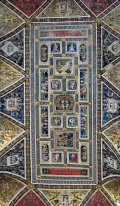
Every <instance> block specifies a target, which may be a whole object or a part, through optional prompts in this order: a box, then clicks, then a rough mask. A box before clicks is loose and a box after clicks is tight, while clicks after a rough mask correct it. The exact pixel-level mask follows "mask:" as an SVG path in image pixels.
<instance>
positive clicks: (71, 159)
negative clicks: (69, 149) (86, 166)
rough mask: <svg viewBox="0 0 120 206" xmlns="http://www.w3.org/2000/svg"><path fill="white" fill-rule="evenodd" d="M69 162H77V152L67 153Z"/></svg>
mask: <svg viewBox="0 0 120 206" xmlns="http://www.w3.org/2000/svg"><path fill="white" fill-rule="evenodd" d="M68 157H69V163H78V154H77V153H69V154H68Z"/></svg>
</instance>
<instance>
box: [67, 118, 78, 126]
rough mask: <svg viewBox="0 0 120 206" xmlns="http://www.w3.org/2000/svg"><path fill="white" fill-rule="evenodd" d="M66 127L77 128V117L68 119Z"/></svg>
mask: <svg viewBox="0 0 120 206" xmlns="http://www.w3.org/2000/svg"><path fill="white" fill-rule="evenodd" d="M67 121H68V127H77V126H78V118H77V117H68V120H67Z"/></svg>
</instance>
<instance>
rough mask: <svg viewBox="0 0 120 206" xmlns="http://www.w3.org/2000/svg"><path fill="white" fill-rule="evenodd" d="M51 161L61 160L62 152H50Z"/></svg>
mask: <svg viewBox="0 0 120 206" xmlns="http://www.w3.org/2000/svg"><path fill="white" fill-rule="evenodd" d="M52 162H55V163H56V162H62V153H61V152H53V153H52Z"/></svg>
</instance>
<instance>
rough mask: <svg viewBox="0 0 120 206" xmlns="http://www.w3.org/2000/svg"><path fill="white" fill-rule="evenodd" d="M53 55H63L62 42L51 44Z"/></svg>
mask: <svg viewBox="0 0 120 206" xmlns="http://www.w3.org/2000/svg"><path fill="white" fill-rule="evenodd" d="M51 53H61V44H60V42H54V43H51Z"/></svg>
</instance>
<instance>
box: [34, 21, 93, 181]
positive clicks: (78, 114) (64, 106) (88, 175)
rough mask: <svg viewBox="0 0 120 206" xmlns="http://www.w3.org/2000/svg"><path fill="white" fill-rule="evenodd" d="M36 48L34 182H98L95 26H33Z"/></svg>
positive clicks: (68, 24) (83, 24)
mask: <svg viewBox="0 0 120 206" xmlns="http://www.w3.org/2000/svg"><path fill="white" fill-rule="evenodd" d="M31 46H32V48H33V49H32V54H31V91H32V93H31V146H32V181H33V182H35V183H48V184H49V183H54V184H72V183H74V184H93V183H94V184H95V183H96V96H97V94H96V25H95V24H94V23H83V22H74V23H68V22H65V23H34V24H33V25H32V28H31ZM93 57H94V58H93Z"/></svg>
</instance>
